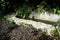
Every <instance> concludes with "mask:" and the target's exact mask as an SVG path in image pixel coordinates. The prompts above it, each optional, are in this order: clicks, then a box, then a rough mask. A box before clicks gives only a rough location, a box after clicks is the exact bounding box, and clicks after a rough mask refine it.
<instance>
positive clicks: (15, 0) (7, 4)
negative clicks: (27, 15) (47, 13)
mask: <svg viewBox="0 0 60 40" xmlns="http://www.w3.org/2000/svg"><path fill="white" fill-rule="evenodd" d="M42 2H44V3H42ZM59 4H60V0H49V1H48V0H0V16H1V15H5V14H9V13H10V12H16V10H17V9H19V8H20V7H21V6H27V7H30V8H32V10H35V9H37V8H38V7H37V5H40V7H42V5H43V6H44V7H43V9H44V8H46V9H47V10H50V9H51V10H53V11H54V13H60V8H59V7H60V6H59ZM22 8H23V7H22ZM22 8H21V9H22ZM24 10H25V9H24Z"/></svg>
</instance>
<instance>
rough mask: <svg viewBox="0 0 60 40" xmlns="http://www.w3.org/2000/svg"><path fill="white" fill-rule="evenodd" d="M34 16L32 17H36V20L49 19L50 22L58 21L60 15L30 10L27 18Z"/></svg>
mask: <svg viewBox="0 0 60 40" xmlns="http://www.w3.org/2000/svg"><path fill="white" fill-rule="evenodd" d="M32 17H34V19H38V20H46V21H51V22H58V21H59V19H60V15H57V14H52V13H51V14H49V13H48V12H45V13H43V12H42V13H35V12H32V13H31V14H30V16H29V18H32Z"/></svg>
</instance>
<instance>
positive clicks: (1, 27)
mask: <svg viewBox="0 0 60 40" xmlns="http://www.w3.org/2000/svg"><path fill="white" fill-rule="evenodd" d="M0 40H60V39H59V38H58V37H51V36H49V35H45V34H44V33H43V32H42V31H41V30H37V29H35V28H31V27H25V26H22V25H20V26H18V25H16V24H10V23H9V22H8V21H7V20H2V22H1V23H0Z"/></svg>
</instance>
